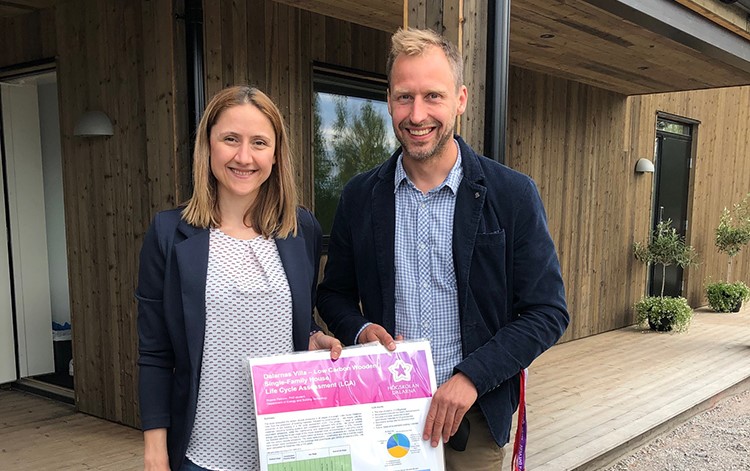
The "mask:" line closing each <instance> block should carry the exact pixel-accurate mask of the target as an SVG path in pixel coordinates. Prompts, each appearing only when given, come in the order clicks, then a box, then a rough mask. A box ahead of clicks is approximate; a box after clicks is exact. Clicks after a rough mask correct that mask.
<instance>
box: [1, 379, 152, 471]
mask: <svg viewBox="0 0 750 471" xmlns="http://www.w3.org/2000/svg"><path fill="white" fill-rule="evenodd" d="M86 469H98V470H110V471H142V470H143V438H142V434H141V433H140V432H139V431H138V430H135V429H132V428H130V427H125V426H122V425H117V424H115V423H112V422H108V421H106V420H101V419H97V418H95V417H92V416H89V415H86V414H81V413H77V412H75V410H74V408H73V406H71V405H68V404H63V403H61V402H56V401H53V400H51V399H46V398H42V397H39V396H34V395H31V394H28V393H25V392H20V391H8V390H0V470H4V471H5V470H8V471H10V470H13V471H32V470H34V471H46V470H71V471H73V470H76V471H78V470H86Z"/></svg>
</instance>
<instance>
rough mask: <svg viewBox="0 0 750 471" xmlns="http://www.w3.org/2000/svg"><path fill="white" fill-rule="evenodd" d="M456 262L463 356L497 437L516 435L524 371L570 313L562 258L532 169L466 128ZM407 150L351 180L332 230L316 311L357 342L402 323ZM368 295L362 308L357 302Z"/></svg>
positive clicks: (348, 339) (340, 335) (346, 339)
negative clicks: (399, 192) (507, 159)
mask: <svg viewBox="0 0 750 471" xmlns="http://www.w3.org/2000/svg"><path fill="white" fill-rule="evenodd" d="M455 138H456V140H457V141H458V143H459V146H460V148H461V157H462V166H463V171H464V176H463V179H462V181H461V184H460V186H459V188H458V193H457V195H456V208H455V216H454V224H453V262H454V266H455V272H456V278H457V284H458V304H459V316H460V324H461V343H462V350H463V360H462V361H461V362H460V363H459V364H458V365H457V366H456V367H455V370H454V372H456V371H461V372H463V373H464V374H466V375H467V376H468V377H469V378H470V379H471V380H472V382H473V383H474V385H475V386H476V388H477V392H478V393H479V399H478V402H479V406H480V408H481V410H482V412H483V413H484V415H485V417H486V418H487V422H488V424H489V427H490V430H491V431H492V435H493V437H494V439H495V441H497V443H498V444H499V445H504V444H505V443H507V442H508V440H509V435H510V426H511V419H512V416H513V413H514V412H515V410H516V409H517V407H518V396H519V373H520V371H521V370H523V369H524V368H526V367H528V366H529V365H530V364H531V362H532V361H533V360H534V359H535V358H536V357H537V356H539V355H540V354H541V353H542V352H544V351H545V350H546V349H547V348H549V347H550V346H552V345H553V344H554V343H555V342H557V340H558V339H559V338H560V337H561V336H562V334H563V332H564V331H565V329H566V328H567V325H568V322H569V315H568V311H567V305H566V302H565V290H564V287H563V280H562V276H561V273H560V263H559V261H558V258H557V253H556V252H555V247H554V244H553V242H552V239H551V237H550V235H549V231H548V229H547V219H546V215H545V212H544V207H543V205H542V201H541V198H540V197H539V192H538V191H537V188H536V185H535V184H534V182H533V181H532V180H531V179H530V178H529V177H528V176H526V175H523V174H521V173H519V172H516V171H514V170H511V169H509V168H508V167H505V166H504V165H501V164H499V163H497V162H495V161H493V160H490V159H488V158H486V157H483V156H480V155H477V154H476V153H475V152H474V151H473V150H472V149H471V148H470V147H469V146H468V145H467V144H466V143H465V142H464V141H463V140H462V139H461V138H460V137H458V136H455ZM399 153H400V150H399V151H397V152H396V153H395V154H393V156H392V157H391V158H390V159H389V160H388V161H386V162H385V163H383V164H382V165H380V166H378V167H376V168H374V169H372V170H370V171H368V172H365V173H363V174H360V175H358V176H356V177H354V178H353V179H352V180H351V181H350V182H349V183H348V184H347V185H346V187H345V188H344V191H343V193H342V195H341V198H340V200H339V206H338V208H337V210H336V216H335V217H334V223H333V228H332V230H331V241H330V245H329V248H328V261H327V263H326V267H325V276H324V280H323V282H322V283H321V285H320V286H319V288H318V304H317V306H318V311H319V313H320V315H321V317H322V318H323V320H324V321H325V322H326V324H327V325H328V327H329V328H330V329H331V330H332V332H333V333H334V335H336V337H337V338H339V339H341V341H342V342H344V343H345V344H354V343H355V342H356V339H355V336H356V334H357V332H359V330H360V329H361V328H362V326H363V325H364V324H365V322H367V321H371V322H375V323H377V324H380V325H382V326H383V327H384V328H385V329H386V330H387V331H388V332H389V333H390V334H391V335H395V334H398V333H399V332H394V327H395V300H394V296H395V295H394V292H395V281H394V234H395V220H396V215H395V196H394V186H393V185H394V183H393V181H394V172H395V169H396V161H397V158H398V155H399ZM360 303H361V310H360Z"/></svg>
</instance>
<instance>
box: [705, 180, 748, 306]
mask: <svg viewBox="0 0 750 471" xmlns="http://www.w3.org/2000/svg"><path fill="white" fill-rule="evenodd" d="M749 242H750V193H748V194H747V195H746V196H745V198H744V199H743V200H742V201H741V202H740V203H738V204H735V205H734V208H733V209H732V211H729V210H728V209H727V208H724V211H722V212H721V218H720V219H719V225H718V227H717V228H716V239H715V243H716V248H717V249H718V250H719V252H721V253H725V254H727V255H728V256H729V260H728V261H727V281H726V282H724V281H719V282H717V283H709V284H708V285H706V297H707V298H708V305H709V306H710V307H711V309H713V310H714V311H718V312H738V311H739V310H740V307H741V306H742V303H743V302H744V301H747V300H748V299H749V296H750V293H748V287H747V285H746V284H745V283H743V282H742V281H738V282H735V283H731V279H732V268H733V266H732V262H733V260H734V257H735V256H736V255H737V254H738V253H739V252H740V250H742V248H743V247H744V246H745V245H747V244H748V243H749Z"/></svg>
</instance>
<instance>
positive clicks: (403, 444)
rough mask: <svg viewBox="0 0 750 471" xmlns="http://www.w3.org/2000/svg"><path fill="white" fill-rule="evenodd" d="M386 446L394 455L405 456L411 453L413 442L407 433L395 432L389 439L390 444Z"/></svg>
mask: <svg viewBox="0 0 750 471" xmlns="http://www.w3.org/2000/svg"><path fill="white" fill-rule="evenodd" d="M386 446H387V447H388V453H389V454H390V455H391V456H392V457H394V458H403V457H404V456H406V454H407V453H409V447H410V446H411V443H409V439H408V438H406V435H404V434H402V433H394V434H393V435H391V437H390V438H389V439H388V444H387V445H386Z"/></svg>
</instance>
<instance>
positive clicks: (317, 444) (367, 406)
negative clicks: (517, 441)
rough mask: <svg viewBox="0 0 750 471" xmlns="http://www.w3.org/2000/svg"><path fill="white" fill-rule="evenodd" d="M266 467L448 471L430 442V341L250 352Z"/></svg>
mask: <svg viewBox="0 0 750 471" xmlns="http://www.w3.org/2000/svg"><path fill="white" fill-rule="evenodd" d="M247 364H248V366H249V370H250V375H251V385H252V391H253V394H254V398H255V411H256V415H257V419H258V420H257V427H258V442H259V448H260V460H261V470H262V471H370V470H373V471H374V470H387V471H426V470H429V471H443V469H444V464H443V447H442V445H440V446H438V447H437V448H432V447H431V446H430V444H429V442H426V441H423V440H422V430H423V428H424V422H425V416H426V415H427V411H428V410H429V406H430V400H431V399H432V395H433V393H434V392H435V389H436V383H435V371H434V368H433V365H432V354H431V352H430V344H429V342H427V341H411V342H399V343H398V344H397V348H396V351H394V352H388V351H387V350H386V349H385V348H384V347H383V346H381V345H375V344H370V345H362V346H355V347H348V348H345V349H344V351H343V353H342V355H341V358H339V359H338V360H337V361H335V362H334V361H331V359H330V353H329V352H328V351H317V352H301V353H293V354H289V355H279V356H273V357H267V358H248V359H247Z"/></svg>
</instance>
